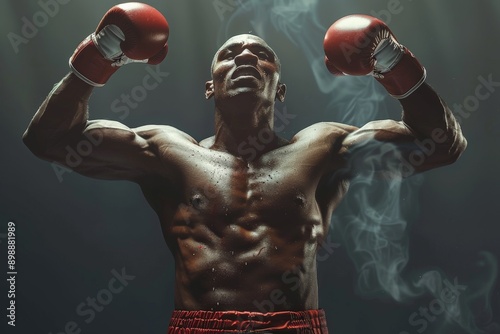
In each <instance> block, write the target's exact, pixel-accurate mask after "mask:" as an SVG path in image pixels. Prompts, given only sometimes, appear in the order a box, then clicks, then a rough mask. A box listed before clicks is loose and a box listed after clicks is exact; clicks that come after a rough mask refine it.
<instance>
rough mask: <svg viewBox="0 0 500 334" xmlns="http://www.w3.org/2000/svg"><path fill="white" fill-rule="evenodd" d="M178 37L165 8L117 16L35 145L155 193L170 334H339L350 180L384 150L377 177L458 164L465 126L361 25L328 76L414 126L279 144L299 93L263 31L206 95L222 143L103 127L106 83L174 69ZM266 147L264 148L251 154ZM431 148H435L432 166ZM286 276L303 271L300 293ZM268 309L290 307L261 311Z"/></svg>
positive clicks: (348, 22)
mask: <svg viewBox="0 0 500 334" xmlns="http://www.w3.org/2000/svg"><path fill="white" fill-rule="evenodd" d="M167 38H168V24H167V23H166V21H165V20H164V19H163V17H162V16H161V14H160V13H159V12H157V11H156V10H154V9H153V8H151V7H149V6H146V5H144V4H137V3H134V4H122V5H119V6H116V7H114V8H113V9H111V10H110V11H109V12H108V13H107V14H106V15H105V17H104V18H103V20H102V21H101V23H100V24H99V26H98V28H97V31H96V33H94V34H92V35H91V36H90V37H89V38H88V39H86V40H85V41H84V42H83V43H82V44H80V46H79V47H78V48H77V50H76V51H75V53H74V54H73V56H72V57H71V59H70V65H71V68H72V72H71V73H70V74H68V75H67V76H66V77H64V78H63V79H62V81H61V82H60V83H59V84H57V85H56V86H55V88H54V89H53V90H52V91H51V92H50V94H49V96H48V97H47V98H46V100H45V101H44V102H43V104H42V105H41V107H40V109H39V110H38V111H37V113H36V115H35V117H34V118H33V120H32V122H31V124H30V125H29V127H28V129H27V131H26V133H25V134H24V141H25V143H26V145H27V146H28V147H29V148H30V150H32V151H33V153H34V154H36V155H37V156H38V157H40V158H42V159H46V160H48V161H56V162H58V163H60V164H63V165H67V166H69V167H71V168H73V169H74V170H75V171H77V172H79V173H81V174H83V175H86V176H90V177H95V178H103V179H120V180H129V181H133V182H135V183H137V184H138V185H139V186H140V187H141V189H142V191H143V193H144V195H145V196H146V198H147V200H148V202H149V203H150V205H151V206H152V208H153V209H154V210H155V211H156V213H157V214H158V217H159V220H160V223H161V227H162V230H163V234H164V238H165V241H166V243H167V245H168V247H169V249H170V250H171V252H172V254H173V256H174V258H175V272H176V275H175V308H176V311H175V312H174V315H173V317H172V320H171V323H170V327H169V333H177V332H182V333H202V332H203V333H218V332H223V333H232V332H234V333H236V332H243V331H258V332H261V333H264V332H265V333H270V332H273V333H274V332H283V333H285V332H286V333H327V329H326V322H325V318H324V312H323V311H322V310H318V287H317V272H316V261H315V259H316V252H317V250H318V245H320V244H321V242H322V241H323V240H324V238H325V237H326V235H327V231H328V227H329V224H330V218H331V216H332V212H333V211H334V210H335V208H336V207H337V205H338V204H339V202H340V200H341V199H342V197H343V196H344V194H345V193H346V191H347V188H348V184H349V178H350V177H352V176H353V175H356V173H360V172H363V170H364V168H367V167H366V164H365V163H364V162H365V161H366V160H367V158H370V157H372V156H373V155H374V154H380V155H381V156H380V159H378V160H379V162H378V163H377V164H376V166H372V167H374V168H376V172H380V174H382V175H385V176H388V175H389V176H395V175H396V176H397V175H402V176H408V175H410V173H411V172H413V171H417V172H420V171H424V170H428V169H430V168H435V167H439V166H443V165H446V164H449V163H452V162H454V161H455V160H456V159H457V158H458V157H459V156H460V154H461V152H462V151H463V150H464V149H465V146H466V141H465V139H464V137H463V136H462V134H461V131H460V128H459V126H458V124H457V122H456V121H455V119H454V117H453V115H452V113H451V111H450V110H449V109H448V108H447V107H446V106H445V104H444V103H443V101H442V100H441V99H440V98H439V97H438V95H437V94H436V93H435V92H434V90H433V89H432V88H431V87H430V86H428V85H427V84H426V83H425V82H424V80H425V69H424V68H423V67H422V66H421V65H420V64H419V63H418V61H417V60H416V59H415V58H414V56H413V55H412V54H411V53H410V52H409V51H408V50H407V49H406V48H404V47H403V46H402V45H401V44H399V43H398V42H397V41H396V39H395V38H394V36H393V35H392V33H391V32H390V30H389V29H388V28H387V27H386V26H385V25H384V24H383V22H381V21H379V20H377V19H375V18H372V17H368V16H360V15H358V16H349V17H346V18H343V19H341V20H339V21H337V22H336V23H334V24H333V25H332V27H330V29H329V30H328V32H327V34H326V38H325V42H324V46H325V52H326V55H327V58H326V65H327V67H328V69H329V70H330V71H331V72H332V73H334V74H337V75H345V74H352V75H366V74H372V75H374V76H375V78H376V80H378V81H379V82H380V83H381V84H382V85H384V87H385V88H386V89H387V90H388V92H389V93H390V94H391V95H393V96H394V97H396V98H399V99H400V102H401V105H402V107H403V110H404V112H403V120H402V121H393V120H384V121H373V122H370V123H368V124H366V125H365V126H363V127H361V128H357V127H354V126H350V125H344V124H338V123H318V124H313V125H311V126H309V127H308V128H306V129H304V130H302V131H300V132H299V133H297V134H296V135H295V136H293V138H292V139H291V140H286V139H283V138H280V137H279V136H277V135H276V133H275V132H274V130H273V111H274V104H275V100H276V99H278V100H280V101H283V100H284V98H285V91H286V87H285V85H284V84H282V83H281V82H280V80H279V79H280V70H281V68H280V61H279V59H278V57H277V55H276V54H275V53H274V51H273V50H272V49H271V48H270V47H269V46H268V45H267V44H266V43H265V42H264V41H263V40H262V39H261V38H259V37H257V36H253V35H239V36H235V37H233V38H230V39H229V40H228V41H227V42H226V43H225V44H224V45H223V46H222V47H221V48H220V49H219V50H218V51H217V53H216V54H215V57H214V59H213V63H212V80H210V81H208V82H207V84H206V97H207V99H208V98H212V97H213V98H214V100H215V136H213V137H211V138H208V139H206V140H203V141H201V142H197V141H196V140H195V139H193V138H192V137H191V136H189V135H188V134H186V133H184V132H182V131H180V130H178V129H175V128H173V127H171V126H166V125H165V126H156V125H155V126H142V127H139V128H135V129H131V128H129V127H127V126H126V125H123V124H121V123H118V122H115V121H108V120H93V121H90V120H88V115H87V108H88V100H89V97H90V95H91V92H92V90H93V89H94V87H95V86H102V85H104V83H106V81H107V80H108V78H109V77H110V76H111V74H112V73H113V72H114V71H116V69H118V68H119V66H121V65H123V64H125V63H128V62H130V61H132V60H134V61H138V60H139V61H143V62H152V63H155V62H156V63H157V62H159V61H161V60H162V59H163V57H164V56H165V54H166V50H167V48H166V40H167ZM87 138H97V139H99V140H97V141H96V142H97V144H96V145H95V146H94V147H93V148H92V150H91V153H90V154H89V155H88V156H86V157H84V159H83V161H82V162H81V163H80V164H78V165H72V164H69V163H68V161H67V160H66V155H67V150H66V148H67V147H68V146H69V147H77V146H78V144H79V143H81V142H82V141H83V140H87ZM252 138H253V139H252ZM256 138H257V139H256ZM258 138H261V139H260V142H258V145H255V147H258V148H259V149H258V150H256V152H254V153H253V154H248V152H247V151H245V150H242V147H244V146H245V145H242V144H243V143H247V142H249V141H250V140H258ZM262 138H265V140H262ZM422 143H427V144H429V143H432V145H430V144H429V145H427V146H426V147H427V150H426V151H425V153H426V154H425V155H424V154H423V152H422V150H425V149H426V148H425V147H424V146H425V145H422ZM429 146H432V147H433V150H432V152H431V154H429V150H428V147H429ZM417 157H418V158H420V159H417ZM422 157H423V158H422ZM412 161H413V162H412ZM285 273H293V275H294V277H293V279H294V280H293V282H294V284H293V287H292V286H290V281H289V280H287V279H286V277H285V276H284V274H285ZM288 279H290V278H288ZM256 301H259V302H260V301H266V302H267V303H272V304H273V308H274V310H275V311H276V312H269V313H261V312H259V311H261V310H260V309H259V307H258V305H259V304H258V303H256Z"/></svg>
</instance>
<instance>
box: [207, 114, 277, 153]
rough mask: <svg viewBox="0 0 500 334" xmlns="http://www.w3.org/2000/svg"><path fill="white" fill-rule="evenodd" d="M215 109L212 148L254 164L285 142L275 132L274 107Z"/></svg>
mask: <svg viewBox="0 0 500 334" xmlns="http://www.w3.org/2000/svg"><path fill="white" fill-rule="evenodd" d="M241 109H242V108H240V110H238V109H232V110H231V112H225V111H223V110H220V109H219V108H216V112H215V139H214V144H213V146H212V148H214V149H218V150H221V151H226V152H228V153H230V154H232V155H234V156H236V157H239V158H241V159H243V160H244V161H246V162H251V161H253V160H255V159H257V158H258V157H260V156H261V155H263V154H264V153H266V152H269V151H271V150H273V149H275V148H277V147H279V146H281V145H282V143H283V142H284V140H283V139H281V138H279V137H278V136H277V135H276V134H275V132H274V129H273V126H274V120H273V116H274V112H273V109H274V104H273V105H272V106H270V107H268V108H259V109H257V110H241Z"/></svg>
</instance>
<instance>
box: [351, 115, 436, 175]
mask: <svg viewBox="0 0 500 334" xmlns="http://www.w3.org/2000/svg"><path fill="white" fill-rule="evenodd" d="M438 146H439V145H438V143H436V142H433V141H430V139H423V138H417V137H416V136H415V134H414V133H413V132H412V131H411V129H410V128H409V127H408V126H406V124H405V123H404V122H402V121H394V120H381V121H373V122H369V123H367V124H366V125H365V126H363V127H361V128H359V129H357V130H355V131H353V132H351V133H350V134H349V135H348V136H346V137H345V139H344V141H343V144H342V148H343V152H344V156H345V159H346V161H347V165H348V169H349V171H350V172H351V173H353V174H359V173H363V174H366V173H368V174H373V175H376V176H382V177H387V176H389V177H394V176H397V177H407V176H410V175H413V174H414V173H416V172H421V171H425V170H428V169H431V168H434V167H437V166H440V165H442V163H441V162H440V161H439V156H440V155H439V154H437V155H436V154H434V153H435V152H436V150H437V149H439V147H438Z"/></svg>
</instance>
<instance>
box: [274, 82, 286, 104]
mask: <svg viewBox="0 0 500 334" xmlns="http://www.w3.org/2000/svg"><path fill="white" fill-rule="evenodd" d="M285 95H286V85H285V84H283V83H281V82H279V83H278V89H277V90H276V99H277V100H278V101H280V102H285Z"/></svg>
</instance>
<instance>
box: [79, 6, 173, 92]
mask: <svg viewBox="0 0 500 334" xmlns="http://www.w3.org/2000/svg"><path fill="white" fill-rule="evenodd" d="M168 35H169V26H168V22H167V20H166V19H165V17H164V16H163V15H162V14H161V13H160V12H159V11H158V10H156V9H155V8H153V7H151V6H149V5H146V4H143V3H139V2H129V3H123V4H120V5H117V6H114V7H113V8H111V9H110V10H109V11H108V12H107V13H106V14H105V15H104V17H103V18H102V20H101V22H100V23H99V25H98V26H97V29H96V31H95V32H94V33H92V34H91V35H90V36H88V37H87V38H86V39H85V40H84V41H83V42H82V43H80V45H79V46H78V47H77V48H76V50H75V52H74V53H73V55H72V56H71V58H70V60H69V64H70V67H71V70H72V71H73V73H75V75H77V76H78V77H79V78H80V79H82V80H83V81H85V82H86V83H88V84H89V85H92V86H96V87H100V86H103V85H104V84H105V83H106V82H107V81H108V79H109V78H110V77H111V75H112V74H113V73H115V72H116V70H118V68H120V66H122V65H124V64H128V63H132V62H143V63H149V64H158V63H160V62H161V61H162V60H163V59H164V58H165V56H166V55H167V52H168V46H167V40H168Z"/></svg>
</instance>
